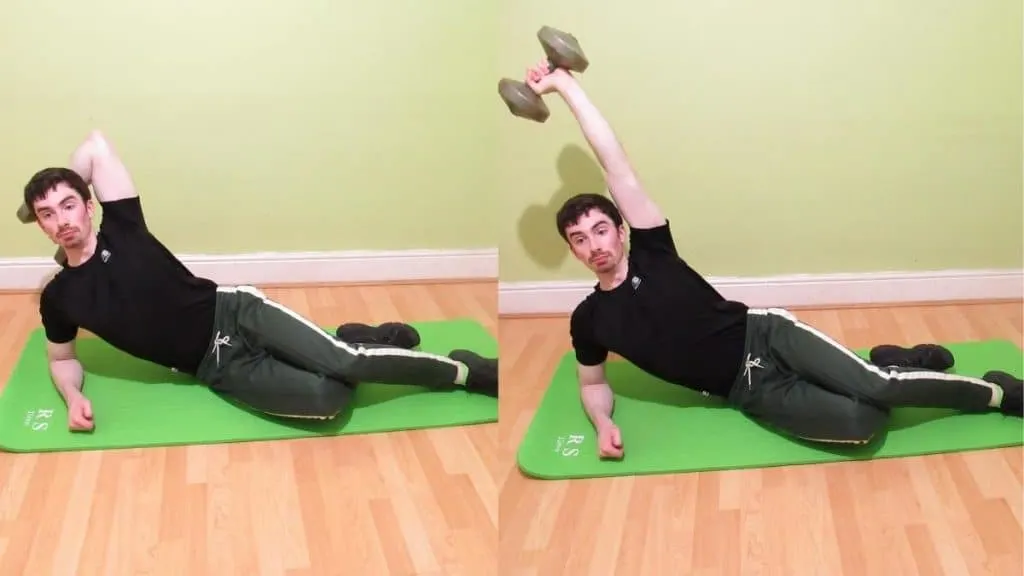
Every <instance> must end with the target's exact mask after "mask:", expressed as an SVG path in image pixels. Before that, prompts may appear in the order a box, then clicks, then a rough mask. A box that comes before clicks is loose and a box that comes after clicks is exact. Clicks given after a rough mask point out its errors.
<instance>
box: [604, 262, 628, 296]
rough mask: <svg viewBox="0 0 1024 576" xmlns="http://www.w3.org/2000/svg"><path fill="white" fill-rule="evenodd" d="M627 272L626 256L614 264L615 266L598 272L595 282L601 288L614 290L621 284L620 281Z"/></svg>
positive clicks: (624, 277)
mask: <svg viewBox="0 0 1024 576" xmlns="http://www.w3.org/2000/svg"><path fill="white" fill-rule="evenodd" d="M628 273H629V261H628V260H627V259H626V258H622V259H620V260H619V261H618V263H617V264H615V268H613V269H612V270H609V271H608V272H598V274H597V282H598V285H599V286H600V287H601V289H602V290H614V289H615V288H617V287H618V286H619V284H622V281H623V280H625V279H626V275H627V274H628Z"/></svg>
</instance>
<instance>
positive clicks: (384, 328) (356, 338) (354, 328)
mask: <svg viewBox="0 0 1024 576" xmlns="http://www.w3.org/2000/svg"><path fill="white" fill-rule="evenodd" d="M334 335H335V336H337V338H338V340H343V341H345V342H350V343H352V344H378V345H385V346H397V347H398V348H405V349H406V350H412V349H413V348H415V347H417V346H419V345H420V333H419V332H417V331H416V329H415V328H413V327H412V326H410V325H408V324H402V323H401V322H385V323H383V324H381V325H379V326H370V325H369V324H360V323H358V322H350V323H348V324H342V325H341V326H338V329H337V330H336V331H335V333H334Z"/></svg>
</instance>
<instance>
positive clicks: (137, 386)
mask: <svg viewBox="0 0 1024 576" xmlns="http://www.w3.org/2000/svg"><path fill="white" fill-rule="evenodd" d="M413 326H415V327H416V329H417V330H419V332H420V336H421V340H422V342H421V345H420V349H421V350H424V351H428V352H436V353H439V354H447V353H448V352H449V351H451V350H452V349H455V348H466V349H469V350H474V351H476V352H478V353H480V354H483V355H485V356H489V357H497V342H496V340H495V339H494V338H493V337H492V336H491V335H490V334H489V333H488V332H487V331H486V330H485V329H484V327H483V326H481V325H480V324H478V323H476V322H474V321H472V320H462V319H459V320H452V321H445V322H423V323H413ZM45 346H46V339H45V335H44V333H43V331H42V329H36V330H35V331H33V332H32V334H31V335H30V336H29V338H28V341H27V344H26V346H25V349H24V351H23V352H22V354H21V358H20V359H19V361H18V364H17V366H16V367H15V369H14V372H13V373H12V375H11V378H10V380H9V381H8V382H7V385H6V387H5V388H4V390H3V393H2V395H0V448H2V449H4V450H7V451H10V452H43V451H56V450H91V449H103V448H132V447H143V446H169V445H181V444H212V443H220V442H244V441H254V440H277V439H287V438H305V437H312V436H339V435H344V434H365V433H371V432H388V431H394V430H411V429H417V428H431V427H440V426H462V425H470V424H481V423H487V422H495V421H497V419H498V401H497V400H496V399H495V398H491V397H488V396H482V395H479V394H468V393H466V392H464V391H462V390H455V391H445V392H434V391H428V390H426V389H424V388H421V387H416V386H402V385H394V384H372V383H367V384H363V385H361V386H359V387H357V389H356V394H355V402H354V403H353V406H352V408H351V409H350V410H347V411H346V412H343V413H342V414H339V415H338V417H336V418H335V419H334V420H330V421H322V420H302V419H285V418H277V417H270V416H265V415H262V414H259V413H257V412H254V411H251V410H249V409H247V408H245V407H242V406H240V405H238V404H236V403H233V402H231V401H229V400H226V399H225V398H223V397H221V396H218V395H217V394H215V393H214V392H212V391H211V390H210V389H209V388H207V387H205V386H203V385H201V384H198V383H197V382H196V381H195V380H194V379H193V378H191V377H189V376H185V375H181V374H177V373H174V372H171V371H170V370H168V369H166V368H163V367H161V366H157V365H155V364H151V363H149V362H144V361H141V360H138V359H135V358H132V357H130V356H128V355H126V354H124V353H122V352H119V351H117V350H115V349H114V348H113V347H111V346H110V345H108V344H106V343H105V342H103V341H102V340H99V339H97V338H81V339H79V342H78V355H79V358H80V359H81V361H82V364H83V366H84V368H85V371H86V375H85V393H86V396H87V397H88V398H89V400H90V401H91V402H92V407H93V417H94V420H95V425H96V426H95V429H94V430H93V431H92V432H89V433H81V432H70V431H69V430H68V427H67V411H66V408H65V406H64V403H63V401H62V400H61V398H60V395H59V394H58V392H57V391H56V389H55V388H54V386H53V384H52V381H51V380H50V376H49V369H48V366H47V362H46V357H45V355H46V353H45Z"/></svg>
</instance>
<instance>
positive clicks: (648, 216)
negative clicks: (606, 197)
mask: <svg viewBox="0 0 1024 576" xmlns="http://www.w3.org/2000/svg"><path fill="white" fill-rule="evenodd" d="M558 91H559V93H560V94H561V95H562V98H563V99H564V100H565V103H566V104H567V105H568V106H569V109H570V110H571V111H572V113H573V115H574V116H575V117H576V120H577V121H578V122H579V125H580V128H581V130H582V131H583V135H584V137H585V138H586V139H587V142H588V143H589V144H590V148H591V149H592V150H593V151H594V154H595V155H596V156H597V159H598V162H600V163H601V167H602V168H603V169H604V173H605V180H606V182H607V184H608V191H609V192H611V195H612V198H613V199H614V201H615V204H616V205H617V206H618V208H619V211H620V212H622V217H623V218H624V219H625V220H626V223H627V224H629V226H630V227H631V228H654V227H657V226H661V225H663V224H665V217H664V216H663V215H662V213H661V209H660V208H659V207H658V206H657V204H655V203H654V201H653V200H651V198H650V197H649V196H648V195H647V193H646V192H645V191H644V188H643V185H642V184H641V183H640V179H639V178H638V177H637V174H636V172H635V171H634V170H633V166H632V164H631V163H630V162H629V158H628V157H627V156H626V151H625V150H624V149H623V147H622V144H620V143H619V140H618V138H617V137H616V136H615V132H614V131H613V130H612V127H611V125H610V124H609V123H608V121H607V120H606V119H605V118H604V116H603V115H602V114H601V112H600V110H598V109H597V106H595V105H594V103H593V102H591V101H590V98H589V97H588V96H587V94H586V92H584V91H583V87H582V86H580V84H579V82H577V81H576V80H575V79H574V78H572V77H571V76H569V75H568V74H565V77H564V79H563V80H562V81H561V82H560V83H559V88H558Z"/></svg>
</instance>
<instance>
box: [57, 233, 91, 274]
mask: <svg viewBox="0 0 1024 576" xmlns="http://www.w3.org/2000/svg"><path fill="white" fill-rule="evenodd" d="M95 252H96V236H94V235H90V236H89V237H88V238H86V239H85V242H83V243H82V244H81V245H79V246H75V247H74V248H65V249H64V253H65V254H67V256H68V266H70V267H72V268H74V267H75V266H81V265H82V263H83V262H85V261H86V260H88V259H89V258H92V255H93V253H95Z"/></svg>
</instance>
